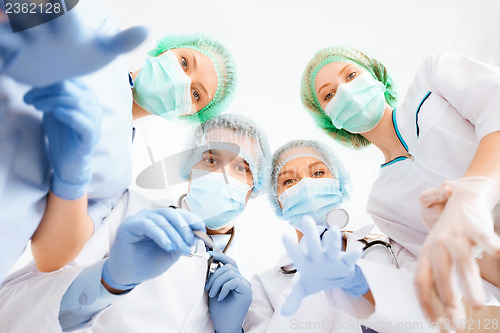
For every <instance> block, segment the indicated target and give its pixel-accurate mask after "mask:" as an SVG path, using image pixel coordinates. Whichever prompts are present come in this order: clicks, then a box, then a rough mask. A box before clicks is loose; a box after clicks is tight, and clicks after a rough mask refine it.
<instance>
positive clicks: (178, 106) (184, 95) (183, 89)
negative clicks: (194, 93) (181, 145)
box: [158, 51, 192, 117]
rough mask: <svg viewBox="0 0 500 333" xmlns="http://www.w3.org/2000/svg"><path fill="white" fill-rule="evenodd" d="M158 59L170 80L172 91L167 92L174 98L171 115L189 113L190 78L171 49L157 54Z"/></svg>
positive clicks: (190, 105) (190, 106) (190, 107)
mask: <svg viewBox="0 0 500 333" xmlns="http://www.w3.org/2000/svg"><path fill="white" fill-rule="evenodd" d="M158 61H159V64H160V65H161V66H162V68H163V70H164V71H165V73H167V75H168V76H170V78H171V81H172V87H171V89H172V90H173V91H171V92H169V94H168V95H169V96H172V97H173V99H174V109H173V110H172V111H171V115H172V116H174V117H175V116H179V115H181V114H184V113H191V109H192V100H191V79H190V78H189V76H188V75H187V74H186V73H185V72H184V70H183V69H182V67H181V65H180V64H179V60H178V59H177V57H176V55H175V54H174V52H172V51H167V52H165V54H162V55H160V56H159V59H158Z"/></svg>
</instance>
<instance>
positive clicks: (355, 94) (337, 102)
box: [325, 73, 385, 133]
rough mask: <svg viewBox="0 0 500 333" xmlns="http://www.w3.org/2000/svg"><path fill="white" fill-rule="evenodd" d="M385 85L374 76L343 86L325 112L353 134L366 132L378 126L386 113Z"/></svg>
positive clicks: (337, 126)
mask: <svg viewBox="0 0 500 333" xmlns="http://www.w3.org/2000/svg"><path fill="white" fill-rule="evenodd" d="M384 92H385V86H384V84H383V83H382V82H380V81H377V80H375V79H374V78H373V77H372V76H371V74H370V73H364V74H361V75H360V76H358V77H357V78H355V79H354V80H352V81H351V82H349V83H344V84H341V85H339V87H338V89H337V92H336V94H335V96H334V97H333V98H332V100H331V101H330V102H329V103H328V104H327V106H326V108H325V113H326V114H327V115H328V116H329V117H330V119H331V120H332V123H333V125H334V126H335V127H336V128H338V129H342V128H344V129H345V130H346V131H348V132H351V133H365V132H368V131H370V130H372V129H374V128H375V126H377V124H378V123H379V122H380V121H381V120H382V116H383V115H384V110H385V97H384Z"/></svg>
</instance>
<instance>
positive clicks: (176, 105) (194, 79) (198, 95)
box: [132, 34, 236, 124]
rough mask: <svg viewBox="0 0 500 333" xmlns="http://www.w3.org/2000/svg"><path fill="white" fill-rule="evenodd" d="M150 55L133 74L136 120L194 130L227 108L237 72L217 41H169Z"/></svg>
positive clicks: (201, 38) (179, 38)
mask: <svg viewBox="0 0 500 333" xmlns="http://www.w3.org/2000/svg"><path fill="white" fill-rule="evenodd" d="M149 55H150V57H149V58H148V59H147V60H146V63H145V65H144V66H143V67H142V68H141V69H140V70H138V71H136V72H135V73H133V74H132V78H133V79H134V80H135V86H134V88H133V92H134V106H133V113H134V119H137V118H140V117H142V116H146V115H149V114H154V115H158V116H161V117H163V118H166V119H173V118H179V119H180V120H184V121H187V122H189V123H192V124H196V123H198V122H204V121H206V120H208V119H210V118H213V117H214V116H216V115H218V114H219V113H221V112H222V111H223V110H224V109H225V108H227V106H228V105H229V103H230V101H231V97H232V96H233V92H234V90H235V86H236V66H235V63H234V60H233V58H232V56H231V54H230V53H229V51H228V50H227V49H226V48H225V47H224V46H223V45H222V44H221V43H220V42H219V41H217V40H215V39H214V38H212V37H209V36H206V35H203V34H191V35H168V36H166V37H164V38H163V39H161V40H160V41H158V43H157V45H156V47H155V48H153V49H152V50H151V51H150V52H149Z"/></svg>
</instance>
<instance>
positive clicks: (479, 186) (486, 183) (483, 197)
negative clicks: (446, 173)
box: [446, 176, 500, 209]
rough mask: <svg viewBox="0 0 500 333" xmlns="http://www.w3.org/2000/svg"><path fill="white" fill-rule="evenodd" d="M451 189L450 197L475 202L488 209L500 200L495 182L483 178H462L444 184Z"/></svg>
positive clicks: (499, 189)
mask: <svg viewBox="0 0 500 333" xmlns="http://www.w3.org/2000/svg"><path fill="white" fill-rule="evenodd" d="M446 183H447V184H448V185H449V186H450V188H451V191H452V192H451V197H452V198H453V196H455V198H457V197H462V198H465V199H470V200H475V201H477V202H479V203H481V204H482V205H486V207H487V208H488V209H493V207H495V206H496V204H497V203H498V201H499V200H500V187H499V186H498V184H497V182H496V181H495V180H494V179H492V178H490V177H484V176H468V177H462V178H460V179H459V180H457V181H447V182H446Z"/></svg>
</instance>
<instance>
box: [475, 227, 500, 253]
mask: <svg viewBox="0 0 500 333" xmlns="http://www.w3.org/2000/svg"><path fill="white" fill-rule="evenodd" d="M479 244H480V245H481V246H482V247H483V248H484V251H485V252H486V253H488V254H490V255H492V256H496V257H500V237H499V236H498V235H497V234H496V233H495V232H492V233H491V234H488V235H485V236H483V237H481V238H480V242H479Z"/></svg>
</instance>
